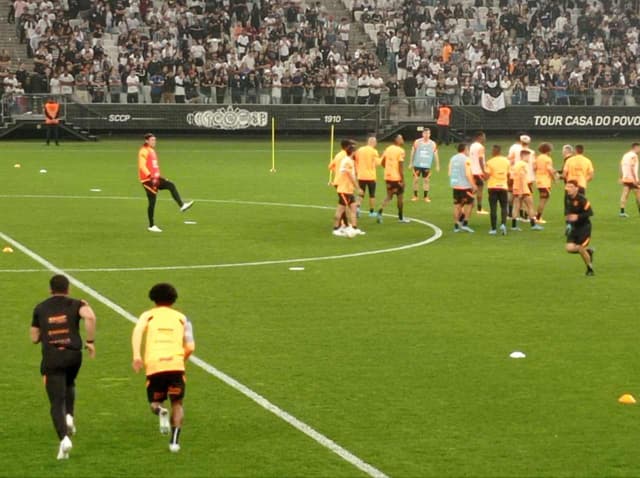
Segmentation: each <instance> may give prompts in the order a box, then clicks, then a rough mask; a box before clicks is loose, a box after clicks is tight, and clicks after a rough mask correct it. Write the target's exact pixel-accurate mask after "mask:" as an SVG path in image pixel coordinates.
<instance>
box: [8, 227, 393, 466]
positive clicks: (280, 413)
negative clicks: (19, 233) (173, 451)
mask: <svg viewBox="0 0 640 478" xmlns="http://www.w3.org/2000/svg"><path fill="white" fill-rule="evenodd" d="M0 238H2V239H3V240H5V241H7V242H8V243H9V244H11V245H12V246H13V247H14V248H16V249H18V250H19V251H20V252H22V253H23V254H25V255H26V256H28V257H30V258H31V259H33V260H34V261H35V262H37V263H39V264H41V265H42V266H44V267H46V268H47V270H49V271H51V272H53V273H54V274H64V275H66V276H67V277H68V278H69V282H71V283H72V284H73V285H74V286H75V287H77V288H78V289H80V290H82V291H84V292H86V293H87V294H89V295H90V296H92V297H93V298H95V299H97V300H98V301H99V302H101V303H102V304H104V305H105V306H106V307H108V308H109V309H111V310H113V311H114V312H116V313H117V314H119V315H121V316H122V317H124V318H125V319H127V320H128V321H129V322H132V323H134V324H135V323H136V322H137V321H138V319H137V318H136V317H135V316H134V315H132V314H131V313H130V312H128V311H126V310H125V309H123V308H122V307H121V306H119V305H118V304H116V303H115V302H113V301H112V300H110V299H108V298H107V297H105V296H103V295H102V294H100V293H99V292H98V291H96V290H94V289H92V288H91V287H89V286H88V285H86V284H84V283H83V282H80V281H79V280H78V279H76V278H75V277H73V276H71V275H69V274H67V273H66V272H65V271H64V270H62V269H60V268H58V267H56V266H55V265H53V264H52V263H51V262H49V261H47V260H46V259H45V258H44V257H42V256H40V255H38V254H36V253H35V252H33V251H32V250H31V249H29V248H28V247H26V246H24V245H23V244H21V243H20V242H18V241H16V240H15V239H13V238H12V237H10V236H7V235H6V234H4V233H3V232H0ZM189 360H190V361H191V362H193V363H194V364H195V365H197V366H198V367H200V368H201V369H203V370H204V371H205V372H207V373H209V374H211V375H213V376H214V377H216V378H218V379H219V380H221V381H222V382H224V383H226V384H227V385H229V386H230V387H231V388H233V389H234V390H236V391H238V392H240V393H241V394H243V395H244V396H246V397H247V398H250V399H251V400H253V401H254V402H255V403H257V404H258V405H260V406H261V407H262V408H264V409H265V410H268V411H269V412H271V413H273V414H274V415H276V416H277V417H278V418H280V419H282V420H284V421H285V422H287V423H288V424H289V425H291V426H292V427H294V428H295V429H297V430H298V431H301V432H302V433H304V434H305V435H307V436H308V437H310V438H311V439H313V440H315V441H316V442H317V443H319V444H320V445H322V446H323V447H325V448H327V449H329V450H331V451H332V452H333V453H335V454H336V455H338V456H339V457H340V458H342V459H343V460H345V461H346V462H348V463H350V464H352V465H353V466H355V467H356V468H358V469H359V470H361V471H363V472H364V473H366V474H367V475H369V476H371V477H374V478H388V477H387V475H386V474H384V473H383V472H382V471H380V470H378V469H377V468H375V467H373V466H371V465H370V464H368V463H366V462H365V461H363V460H362V459H360V458H358V457H357V456H355V455H354V454H353V453H351V452H350V451H349V450H346V449H345V448H343V447H341V446H340V445H338V444H337V443H336V442H334V441H333V440H332V439H330V438H328V437H326V436H325V435H323V434H322V433H320V432H318V431H316V430H315V429H314V428H312V427H311V426H309V425H307V424H306V423H304V422H303V421H301V420H298V419H297V418H296V417H294V416H293V415H291V414H290V413H287V412H285V411H284V410H283V409H281V408H280V407H278V406H277V405H275V404H273V403H271V402H270V401H269V400H267V399H266V398H265V397H263V396H262V395H260V394H259V393H257V392H254V391H253V390H251V389H250V388H249V387H247V386H246V385H243V384H242V383H240V382H238V381H237V380H236V379H234V378H233V377H231V376H229V375H227V374H226V373H224V372H222V371H221V370H218V369H217V368H216V367H214V366H213V365H211V364H209V363H207V362H205V361H204V360H202V359H200V358H198V357H196V356H195V355H192V356H191V358H190V359H189Z"/></svg>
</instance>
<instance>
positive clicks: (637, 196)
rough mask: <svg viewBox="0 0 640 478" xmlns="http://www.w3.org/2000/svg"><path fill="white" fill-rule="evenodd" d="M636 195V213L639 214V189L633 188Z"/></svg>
mask: <svg viewBox="0 0 640 478" xmlns="http://www.w3.org/2000/svg"><path fill="white" fill-rule="evenodd" d="M634 191H635V193H636V206H638V212H640V188H635V190H634Z"/></svg>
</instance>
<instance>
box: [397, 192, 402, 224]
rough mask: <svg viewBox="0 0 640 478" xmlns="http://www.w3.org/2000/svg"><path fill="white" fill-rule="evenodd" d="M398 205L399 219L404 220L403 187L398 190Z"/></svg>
mask: <svg viewBox="0 0 640 478" xmlns="http://www.w3.org/2000/svg"><path fill="white" fill-rule="evenodd" d="M396 205H397V206H398V220H400V221H404V190H403V189H402V188H399V189H398V190H397V192H396Z"/></svg>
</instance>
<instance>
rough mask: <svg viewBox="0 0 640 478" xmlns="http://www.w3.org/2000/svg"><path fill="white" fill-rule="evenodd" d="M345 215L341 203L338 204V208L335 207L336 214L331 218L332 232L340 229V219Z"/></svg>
mask: <svg viewBox="0 0 640 478" xmlns="http://www.w3.org/2000/svg"><path fill="white" fill-rule="evenodd" d="M344 213H345V206H344V204H342V203H339V204H338V206H337V207H336V213H335V215H334V216H333V230H334V231H336V230H338V229H340V226H341V225H342V218H343V216H344Z"/></svg>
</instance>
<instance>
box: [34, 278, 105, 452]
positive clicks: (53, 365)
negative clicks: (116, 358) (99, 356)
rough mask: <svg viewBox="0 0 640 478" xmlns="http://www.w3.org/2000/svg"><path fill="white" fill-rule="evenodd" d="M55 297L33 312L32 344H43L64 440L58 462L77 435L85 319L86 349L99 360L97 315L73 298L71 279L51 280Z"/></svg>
mask: <svg viewBox="0 0 640 478" xmlns="http://www.w3.org/2000/svg"><path fill="white" fill-rule="evenodd" d="M49 286H50V289H51V297H49V298H48V299H46V300H45V301H43V302H41V303H39V304H38V305H37V306H36V307H35V309H34V311H33V319H32V321H31V341H32V342H33V343H34V344H37V343H42V363H41V365H40V372H41V373H42V376H43V378H44V383H45V387H46V389H47V395H48V396H49V402H50V403H51V418H52V419H53V425H54V427H55V429H56V433H57V434H58V438H59V439H60V446H59V448H58V460H62V459H66V458H69V452H70V451H71V448H72V446H73V445H72V443H71V439H70V438H69V435H73V434H74V433H75V424H74V419H73V417H74V402H75V395H76V391H75V390H76V389H75V380H76V377H77V375H78V372H79V371H80V366H81V365H82V337H80V330H79V329H80V319H84V325H85V330H86V341H85V344H84V347H85V348H86V349H87V350H88V351H89V356H90V357H91V358H93V357H95V354H96V348H95V337H96V316H95V314H94V312H93V310H92V309H91V307H90V306H89V304H87V303H86V302H85V301H83V300H77V299H72V298H71V297H69V296H68V295H69V279H67V278H66V277H65V276H63V275H55V276H53V277H52V278H51V280H50V281H49Z"/></svg>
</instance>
